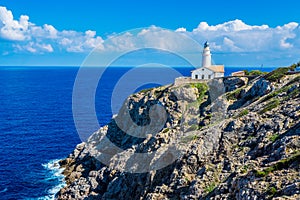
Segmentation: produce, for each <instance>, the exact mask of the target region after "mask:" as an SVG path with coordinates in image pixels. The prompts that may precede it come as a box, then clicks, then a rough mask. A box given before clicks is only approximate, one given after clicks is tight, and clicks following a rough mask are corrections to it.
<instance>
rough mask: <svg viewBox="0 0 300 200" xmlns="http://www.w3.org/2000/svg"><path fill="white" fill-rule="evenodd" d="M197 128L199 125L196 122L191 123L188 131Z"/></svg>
mask: <svg viewBox="0 0 300 200" xmlns="http://www.w3.org/2000/svg"><path fill="white" fill-rule="evenodd" d="M198 129H199V126H198V125H197V124H192V125H191V126H190V128H189V129H188V130H189V131H195V130H198Z"/></svg>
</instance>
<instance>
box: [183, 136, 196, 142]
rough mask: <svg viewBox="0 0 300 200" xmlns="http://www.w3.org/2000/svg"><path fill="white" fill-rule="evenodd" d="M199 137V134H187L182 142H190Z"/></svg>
mask: <svg viewBox="0 0 300 200" xmlns="http://www.w3.org/2000/svg"><path fill="white" fill-rule="evenodd" d="M197 139H199V136H198V135H189V136H186V137H184V138H182V139H181V142H182V143H188V142H191V141H194V140H197Z"/></svg>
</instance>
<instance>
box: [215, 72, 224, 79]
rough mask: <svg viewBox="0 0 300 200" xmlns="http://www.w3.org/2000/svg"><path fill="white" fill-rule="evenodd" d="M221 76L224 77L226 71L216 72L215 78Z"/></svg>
mask: <svg viewBox="0 0 300 200" xmlns="http://www.w3.org/2000/svg"><path fill="white" fill-rule="evenodd" d="M220 77H224V73H221V72H216V73H215V78H220Z"/></svg>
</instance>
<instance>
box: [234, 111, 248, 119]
mask: <svg viewBox="0 0 300 200" xmlns="http://www.w3.org/2000/svg"><path fill="white" fill-rule="evenodd" d="M248 114H249V110H248V109H245V110H242V111H241V112H240V113H239V114H238V115H237V117H236V118H239V117H243V116H245V115H248Z"/></svg>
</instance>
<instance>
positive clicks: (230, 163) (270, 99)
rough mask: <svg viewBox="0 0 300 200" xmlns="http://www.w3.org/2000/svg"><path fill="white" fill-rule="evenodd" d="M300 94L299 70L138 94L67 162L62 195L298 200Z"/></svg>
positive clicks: (151, 199)
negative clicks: (270, 77)
mask: <svg viewBox="0 0 300 200" xmlns="http://www.w3.org/2000/svg"><path fill="white" fill-rule="evenodd" d="M222 85H223V88H222ZM225 89H226V90H227V91H228V92H227V93H225ZM222 91H223V92H222ZM299 94H300V78H299V75H298V76H297V75H288V76H285V77H284V78H283V79H282V81H281V82H280V83H279V82H276V83H274V82H269V81H268V80H266V79H264V78H263V77H262V78H260V79H258V80H255V81H253V82H249V81H248V80H246V79H245V78H243V79H241V80H239V79H238V78H233V80H232V81H230V80H226V82H224V84H223V83H220V82H211V83H208V84H204V83H195V84H185V85H181V86H178V87H174V86H172V85H169V86H164V87H159V88H154V89H150V90H148V91H142V92H140V93H137V94H133V95H131V96H130V97H128V99H127V100H126V101H125V103H124V105H123V107H122V109H121V110H120V113H119V114H118V116H117V117H116V118H114V119H112V120H111V122H110V123H109V124H108V125H106V126H104V127H102V128H101V129H100V130H98V131H97V132H95V133H94V134H93V135H91V137H90V138H89V139H88V141H87V142H86V143H81V144H79V145H77V147H76V149H75V150H74V151H73V153H72V154H70V155H69V156H68V157H67V158H66V159H64V160H62V161H61V162H60V165H61V166H62V167H63V168H64V175H65V180H66V183H67V186H66V187H65V188H63V189H61V190H60V192H59V193H58V194H57V195H56V197H57V199H126V200H127V199H147V200H154V199H278V200H279V199H300V178H299V177H300V176H299V175H300V174H299V172H300V168H299V162H300V151H299V150H300V140H299V139H300V137H299V134H300V96H299ZM155 106H156V107H155ZM153 108H156V110H155V109H153ZM162 108H163V109H162ZM158 113H160V114H158ZM164 113H165V114H164ZM154 119H155V120H154ZM161 122H163V124H160V123H161ZM133 127H134V128H133ZM149 127H150V128H151V127H152V129H151V130H154V132H153V131H151V130H150V129H149ZM156 129H157V130H156ZM137 172H138V173H137Z"/></svg>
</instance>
